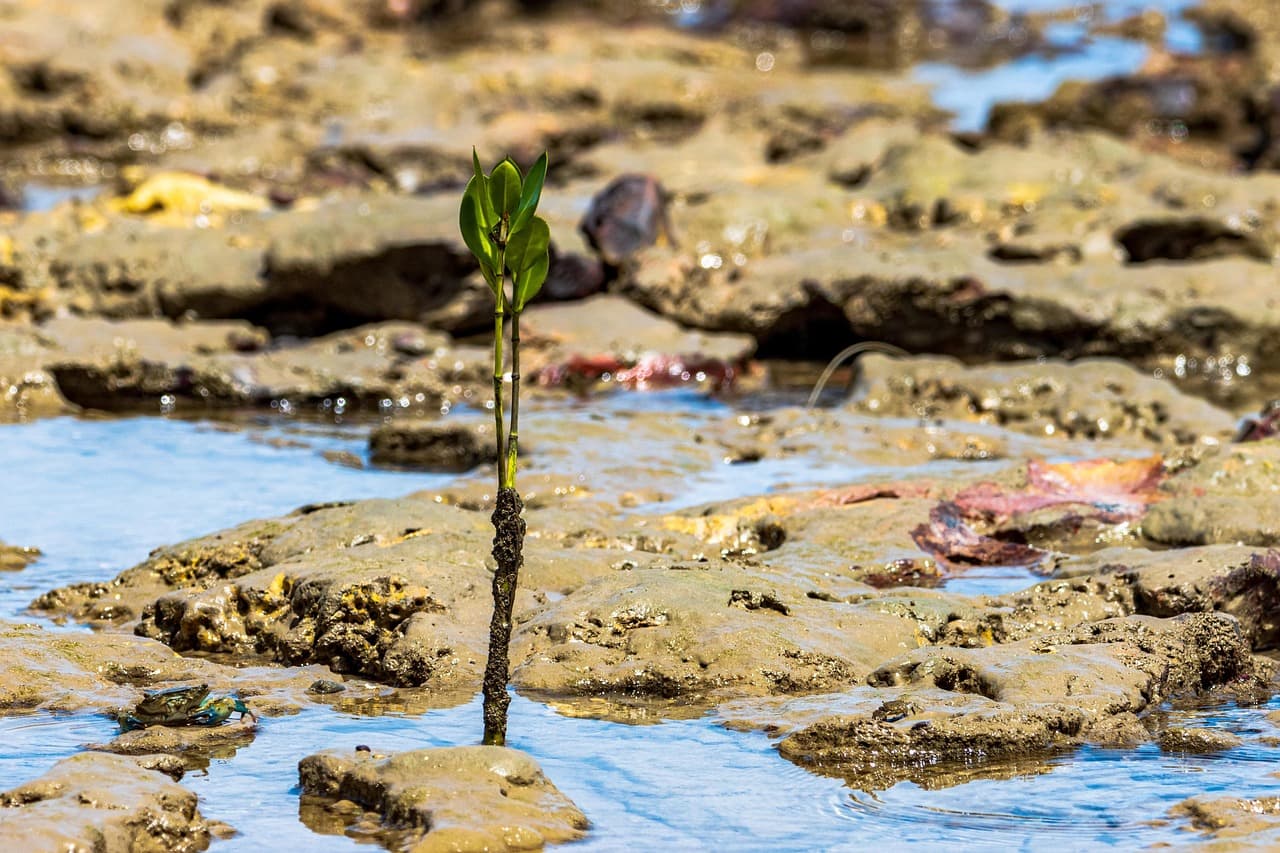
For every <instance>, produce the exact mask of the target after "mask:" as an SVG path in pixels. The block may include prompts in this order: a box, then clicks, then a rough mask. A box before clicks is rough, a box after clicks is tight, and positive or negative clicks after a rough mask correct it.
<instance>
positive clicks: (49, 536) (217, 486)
mask: <svg viewBox="0 0 1280 853" xmlns="http://www.w3.org/2000/svg"><path fill="white" fill-rule="evenodd" d="M284 426H285V424H281V425H275V426H268V427H264V428H261V429H258V430H253V431H245V430H241V429H232V430H228V429H227V428H225V427H221V426H218V425H214V424H197V423H189V422H184V421H176V420H164V419H160V418H127V419H121V420H102V421H81V420H75V419H72V418H53V419H49V420H42V421H37V422H35V423H32V424H25V425H21V426H0V470H3V471H4V472H5V488H4V489H3V494H0V519H3V530H0V536H3V538H4V540H5V541H6V542H9V543H11V544H15V545H16V544H29V545H34V546H35V547H38V548H40V550H41V551H43V552H44V556H43V557H41V559H39V560H38V561H36V562H35V563H34V564H32V565H31V566H30V567H29V568H27V569H25V570H24V571H21V572H7V573H0V618H10V619H11V618H15V617H17V616H18V614H20V613H22V612H23V611H24V610H25V609H26V607H27V605H28V604H29V603H30V602H31V600H32V599H33V598H35V597H36V596H37V595H39V594H40V593H41V592H44V591H45V590H48V589H52V588H53V587H56V586H61V585H63V584H68V583H75V582H79V581H86V580H103V579H107V578H111V577H114V576H115V575H116V574H117V573H119V572H120V571H122V570H124V569H126V568H128V567H129V566H132V565H134V564H135V563H138V562H141V561H142V560H143V559H145V558H146V556H147V553H148V552H149V551H151V549H152V548H155V547H156V546H158V545H163V544H168V543H172V542H178V541H181V540H183V539H189V538H191V537H193V536H199V535H202V534H205V533H212V532H214V531H216V530H220V529H222V528H225V527H230V526H232V525H235V524H239V523H240V522H242V521H247V520H249V519H252V518H261V517H264V516H271V515H280V514H282V513H286V512H289V511H291V510H293V509H295V508H297V507H299V506H302V505H303V504H307V503H317V502H321V501H330V500H357V499H360V498H372V497H393V496H397V495H402V494H407V493H408V492H412V491H415V490H417V489H425V488H429V487H431V486H435V485H438V484H440V483H441V482H443V481H444V478H442V477H439V476H434V475H428V474H409V473H401V472H390V471H380V470H357V469H351V468H346V467H343V466H341V465H334V464H331V463H329V462H327V461H325V460H324V459H323V458H322V457H321V456H320V454H321V453H322V452H323V451H326V450H335V451H347V452H352V453H356V454H357V455H362V454H363V453H364V439H363V436H357V435H355V434H354V433H353V434H351V435H350V437H343V436H342V434H341V433H340V432H339V433H338V434H334V432H335V431H334V430H333V429H327V430H325V431H323V432H321V431H314V430H313V431H310V432H307V433H305V434H304V435H303V436H302V437H303V438H304V439H305V441H303V442H302V446H292V444H291V443H290V442H291V441H292V440H294V439H297V438H298V436H297V435H296V434H293V435H291V433H289V432H287V431H286V430H285V429H284ZM24 618H25V617H24Z"/></svg>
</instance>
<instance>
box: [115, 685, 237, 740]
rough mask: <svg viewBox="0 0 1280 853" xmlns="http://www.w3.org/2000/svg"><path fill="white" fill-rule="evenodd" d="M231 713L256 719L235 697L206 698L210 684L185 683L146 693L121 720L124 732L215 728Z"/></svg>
mask: <svg viewBox="0 0 1280 853" xmlns="http://www.w3.org/2000/svg"><path fill="white" fill-rule="evenodd" d="M234 713H239V714H240V718H241V719H244V718H245V717H249V718H250V720H253V721H255V722H256V721H257V719H258V717H257V715H256V714H254V713H253V711H251V710H249V707H248V706H247V705H245V704H244V701H243V700H241V699H239V698H238V697H235V696H218V697H216V698H214V697H210V696H209V685H207V684H187V685H183V686H180V687H169V688H167V689H165V690H155V691H152V692H150V693H147V694H145V695H144V696H143V697H142V699H141V701H139V702H138V704H137V705H135V706H134V708H133V711H132V712H131V713H127V714H123V715H121V717H120V727H121V728H123V729H124V730H125V731H131V730H133V729H145V728H147V727H148V726H216V725H219V724H221V723H224V722H226V720H227V719H228V718H229V717H230V716H231V715H232V714H234Z"/></svg>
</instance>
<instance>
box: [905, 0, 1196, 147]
mask: <svg viewBox="0 0 1280 853" xmlns="http://www.w3.org/2000/svg"><path fill="white" fill-rule="evenodd" d="M995 5H997V6H999V7H1001V8H1003V9H1005V10H1006V11H1008V12H1010V13H1044V12H1056V11H1060V10H1064V9H1067V10H1070V9H1073V8H1074V9H1077V10H1078V12H1077V14H1076V16H1075V18H1076V19H1075V20H1074V21H1065V22H1053V23H1050V24H1049V25H1048V26H1046V28H1045V36H1046V39H1047V41H1048V42H1049V46H1050V49H1049V50H1047V51H1040V52H1035V53H1030V54H1027V55H1026V56H1022V57H1019V58H1017V59H1014V60H1013V61H1011V62H1005V63H1001V64H1000V65H997V66H994V67H992V68H986V69H980V70H970V69H964V68H959V67H957V66H955V65H952V64H950V63H946V62H926V63H921V64H919V65H917V66H916V67H915V69H914V71H913V73H914V75H915V77H916V79H918V80H920V81H921V82H923V83H927V84H929V85H930V86H932V87H933V100H934V103H936V104H937V105H938V106H939V107H942V108H943V109H945V110H949V111H951V112H953V113H955V119H954V120H953V121H952V127H953V128H954V129H955V130H959V131H978V130H981V129H982V128H983V127H984V126H985V125H986V122H987V117H988V116H989V115H990V113H991V108H992V107H994V106H995V105H996V104H998V103H1001V102H1005V101H1042V100H1044V99H1046V98H1048V97H1049V96H1050V95H1052V94H1053V93H1054V91H1055V90H1056V89H1057V88H1058V87H1059V86H1060V85H1062V84H1063V83H1065V82H1066V81H1068V80H1101V79H1103V78H1105V77H1110V76H1112V75H1121V74H1131V73H1133V72H1134V71H1137V70H1138V69H1139V68H1140V67H1141V66H1142V64H1143V63H1144V62H1145V61H1146V60H1147V58H1148V56H1150V53H1151V51H1150V48H1149V47H1147V45H1145V44H1142V43H1141V42H1137V41H1133V40H1131V39H1124V38H1117V37H1114V36H1091V35H1089V33H1088V28H1089V25H1090V23H1091V18H1090V16H1091V15H1092V14H1093V13H1094V8H1095V7H1092V6H1091V5H1090V4H1087V3H1079V4H1073V3H1065V2H1063V0H995ZM1194 5H1196V4H1195V0H1155V2H1151V0H1145V2H1137V0H1107V2H1105V3H1099V4H1097V6H1096V10H1097V12H1098V13H1100V14H1101V18H1102V20H1103V21H1106V22H1115V21H1120V20H1124V19H1125V18H1127V17H1130V16H1132V15H1135V14H1137V13H1138V12H1141V11H1143V10H1144V9H1152V10H1155V11H1158V12H1160V13H1162V14H1163V15H1164V16H1165V19H1166V20H1167V22H1168V26H1167V29H1166V31H1165V40H1164V47H1165V48H1166V49H1168V50H1170V51H1174V52H1178V53H1197V52H1199V51H1200V50H1202V49H1203V39H1202V37H1201V33H1200V31H1199V29H1198V28H1196V27H1195V25H1193V24H1191V23H1190V22H1189V21H1186V20H1184V19H1183V18H1182V17H1181V14H1182V12H1184V11H1185V10H1187V9H1189V8H1191V7H1192V6H1194Z"/></svg>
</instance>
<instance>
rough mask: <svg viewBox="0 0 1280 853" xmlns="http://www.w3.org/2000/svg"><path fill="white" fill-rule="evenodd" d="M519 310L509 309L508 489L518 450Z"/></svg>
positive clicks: (511, 484) (512, 486)
mask: <svg viewBox="0 0 1280 853" xmlns="http://www.w3.org/2000/svg"><path fill="white" fill-rule="evenodd" d="M519 436H520V312H519V311H516V310H515V308H514V306H512V311H511V429H510V431H509V432H508V433H507V479H506V482H505V483H504V484H503V485H505V486H506V487H507V488H508V489H514V488H515V487H516V456H517V455H519V452H520V438H519Z"/></svg>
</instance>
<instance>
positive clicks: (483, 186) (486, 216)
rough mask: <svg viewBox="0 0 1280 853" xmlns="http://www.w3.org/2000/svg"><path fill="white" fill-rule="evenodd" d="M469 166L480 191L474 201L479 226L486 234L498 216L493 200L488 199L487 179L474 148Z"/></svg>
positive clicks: (496, 221) (495, 223)
mask: <svg viewBox="0 0 1280 853" xmlns="http://www.w3.org/2000/svg"><path fill="white" fill-rule="evenodd" d="M471 165H472V167H473V168H474V169H475V181H476V183H477V184H479V185H480V191H479V192H478V193H477V194H476V201H477V202H478V203H479V205H480V224H481V225H483V226H484V230H485V233H486V234H487V233H489V231H491V230H493V226H494V225H497V224H498V214H497V213H496V212H494V209H493V200H492V199H490V198H489V179H488V178H487V177H485V174H484V170H482V169H481V168H480V155H479V154H477V153H476V149H475V146H472V148H471Z"/></svg>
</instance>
